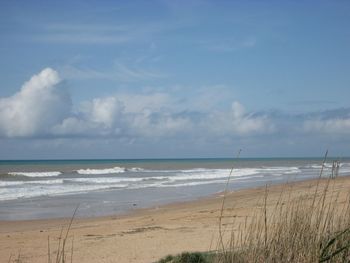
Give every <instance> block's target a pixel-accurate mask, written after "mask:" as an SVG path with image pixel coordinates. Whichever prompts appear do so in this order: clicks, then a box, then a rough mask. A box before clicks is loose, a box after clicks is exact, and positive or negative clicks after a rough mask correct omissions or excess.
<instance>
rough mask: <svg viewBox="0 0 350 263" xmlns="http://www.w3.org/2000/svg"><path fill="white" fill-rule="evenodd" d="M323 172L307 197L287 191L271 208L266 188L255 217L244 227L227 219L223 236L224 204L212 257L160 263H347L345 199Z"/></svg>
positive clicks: (349, 206) (349, 218)
mask: <svg viewBox="0 0 350 263" xmlns="http://www.w3.org/2000/svg"><path fill="white" fill-rule="evenodd" d="M325 159H326V158H325ZM324 162H325V161H324ZM324 162H323V166H324ZM323 166H322V167H323ZM322 170H323V168H322V169H321V172H320V178H319V179H318V181H317V183H316V186H315V187H314V188H310V190H309V192H308V193H307V194H304V195H301V194H298V193H297V191H296V190H295V189H293V187H292V186H288V185H286V186H285V187H284V189H283V190H282V192H281V194H280V197H279V198H278V200H275V202H274V203H273V204H272V205H271V202H272V201H271V200H268V199H269V195H268V192H269V189H268V187H266V191H265V196H264V198H263V200H261V201H260V203H258V204H257V208H256V211H254V212H253V213H252V215H251V216H249V217H247V218H246V219H245V221H244V223H237V222H235V218H232V224H231V226H233V227H232V229H229V230H227V229H226V231H224V230H223V229H222V226H221V224H223V223H222V217H223V211H224V200H225V198H224V199H223V205H222V211H221V215H220V219H219V224H220V226H219V231H220V235H219V240H218V245H217V250H216V251H214V252H213V254H211V255H212V256H210V257H205V255H208V254H207V253H203V254H199V253H192V254H191V253H186V255H187V256H186V257H182V255H184V254H182V255H180V256H176V257H171V256H168V257H167V258H165V259H162V260H161V261H159V263H160V262H177V263H187V262H191V263H194V262H210V263H250V262H257V263H259V262H298V263H299V262H304V263H314V262H332V263H338V262H339V263H340V262H342V263H343V262H350V198H349V196H350V195H349V194H348V195H347V196H346V197H344V196H340V193H339V191H337V190H336V189H334V180H333V176H330V177H329V178H328V179H326V182H325V181H324V179H321V175H322V172H323V171H322ZM332 174H334V173H333V172H332ZM237 224H238V226H237ZM227 234H228V235H227ZM189 258H191V260H192V261H190V260H189ZM196 260H197V261H196ZM203 260H204V261H203ZM205 260H207V261H205Z"/></svg>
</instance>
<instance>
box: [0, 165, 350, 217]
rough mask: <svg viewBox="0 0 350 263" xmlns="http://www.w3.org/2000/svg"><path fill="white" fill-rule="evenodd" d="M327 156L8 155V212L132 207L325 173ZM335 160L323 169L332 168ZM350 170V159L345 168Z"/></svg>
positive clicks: (2, 170) (3, 210)
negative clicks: (103, 157)
mask: <svg viewBox="0 0 350 263" xmlns="http://www.w3.org/2000/svg"><path fill="white" fill-rule="evenodd" d="M321 166H322V159H319V158H266V159H253V158H252V159H238V160H233V159H145V160H141V159H139V160H42V161H40V160H38V161H0V220H24V219H38V218H59V217H69V216H70V215H71V214H72V213H73V210H74V209H75V207H76V206H79V209H78V213H77V216H78V217H91V216H101V215H112V214H120V213H125V212H128V211H130V210H133V209H137V208H141V207H143V208H144V207H157V206H159V205H162V204H166V203H170V202H179V201H187V200H193V199H196V198H200V197H203V196H208V195H211V194H214V193H217V192H220V191H223V190H224V188H225V185H226V182H227V179H228V177H229V176H230V184H229V189H230V190H237V189H243V188H250V187H256V186H263V185H266V184H276V183H282V182H287V181H299V180H304V179H311V178H317V177H318V176H319V174H320V170H321ZM331 168H332V160H328V161H327V162H326V164H325V167H324V171H323V174H322V175H323V177H327V176H329V175H330V174H331V170H332V169H331ZM347 175H350V159H349V158H344V159H342V160H341V162H340V169H339V176H347Z"/></svg>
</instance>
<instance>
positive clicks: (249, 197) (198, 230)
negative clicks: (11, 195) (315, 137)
mask: <svg viewBox="0 0 350 263" xmlns="http://www.w3.org/2000/svg"><path fill="white" fill-rule="evenodd" d="M316 182H317V181H316V180H308V181H303V182H295V183H289V184H283V185H274V186H270V187H268V198H267V208H268V209H273V207H274V204H275V203H276V200H278V199H279V198H280V197H281V194H286V193H288V196H289V199H288V200H289V202H293V200H295V199H296V198H299V197H300V196H308V195H312V194H313V193H314V191H315V188H316V184H317V183H316ZM326 182H327V180H325V179H324V180H321V181H320V184H319V187H322V186H323V185H325V183H326ZM349 189H350V178H349V177H339V178H337V179H335V180H331V184H330V190H329V191H334V192H336V193H337V194H339V198H338V202H339V204H342V203H344V202H345V200H346V196H347V194H348V192H349ZM265 193H266V188H265V187H259V188H254V189H246V190H239V191H236V192H230V193H229V194H228V195H227V198H226V201H225V210H224V213H223V221H222V224H223V229H224V230H225V229H226V230H230V231H231V230H232V229H235V227H236V226H237V225H238V224H239V223H242V222H243V221H244V220H245V218H246V217H249V216H251V215H252V213H253V211H256V210H257V209H260V208H261V205H262V200H263V199H264V196H265ZM222 196H223V195H222V194H218V195H215V196H211V197H208V198H202V199H200V200H196V201H192V202H185V203H175V204H170V205H166V206H161V207H153V208H150V209H139V210H135V211H134V212H132V213H129V214H127V215H123V216H109V217H98V218H87V219H75V220H74V222H73V224H72V228H71V230H70V232H69V235H68V243H67V248H68V249H67V250H69V251H68V253H70V252H71V245H72V243H73V262H88V263H89V262H154V261H156V260H158V259H160V258H161V257H163V256H166V255H168V254H174V253H180V252H183V251H209V250H215V249H216V248H217V243H218V222H219V221H218V218H219V215H220V210H221V204H222ZM69 220H70V219H51V220H32V221H1V222H0V258H1V259H5V260H6V261H7V260H8V259H9V258H10V257H12V259H14V258H17V257H18V255H20V258H21V259H22V261H23V262H33V263H34V262H36V263H40V262H48V240H49V242H50V251H51V255H53V254H54V251H55V249H56V248H57V244H58V243H57V242H58V238H59V236H60V232H61V230H62V228H63V229H64V230H63V231H64V232H63V233H65V229H66V228H67V225H68V224H69ZM227 232H228V231H227ZM228 236H229V235H228V234H227V233H226V236H225V238H228Z"/></svg>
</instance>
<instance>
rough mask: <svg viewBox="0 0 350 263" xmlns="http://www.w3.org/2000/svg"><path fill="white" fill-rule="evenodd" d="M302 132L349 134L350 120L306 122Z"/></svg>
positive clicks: (335, 119)
mask: <svg viewBox="0 0 350 263" xmlns="http://www.w3.org/2000/svg"><path fill="white" fill-rule="evenodd" d="M304 130H305V131H306V132H313V133H315V132H316V133H329V134H350V118H332V119H326V120H321V119H318V120H307V121H305V122H304Z"/></svg>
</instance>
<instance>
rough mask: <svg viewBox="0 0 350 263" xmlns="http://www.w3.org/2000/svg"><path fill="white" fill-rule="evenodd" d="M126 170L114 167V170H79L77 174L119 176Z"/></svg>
mask: <svg viewBox="0 0 350 263" xmlns="http://www.w3.org/2000/svg"><path fill="white" fill-rule="evenodd" d="M125 171H126V169H125V168H124V167H118V166H116V167H113V168H105V169H89V168H88V169H79V170H77V171H76V172H77V173H78V174H117V173H124V172H125Z"/></svg>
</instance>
